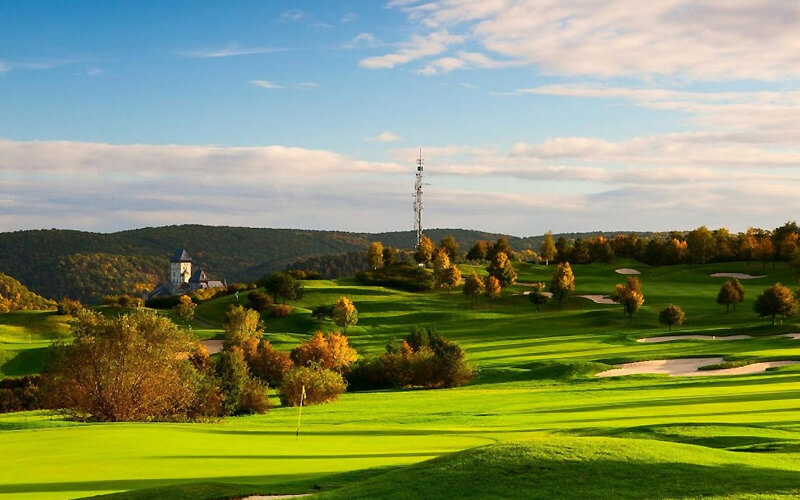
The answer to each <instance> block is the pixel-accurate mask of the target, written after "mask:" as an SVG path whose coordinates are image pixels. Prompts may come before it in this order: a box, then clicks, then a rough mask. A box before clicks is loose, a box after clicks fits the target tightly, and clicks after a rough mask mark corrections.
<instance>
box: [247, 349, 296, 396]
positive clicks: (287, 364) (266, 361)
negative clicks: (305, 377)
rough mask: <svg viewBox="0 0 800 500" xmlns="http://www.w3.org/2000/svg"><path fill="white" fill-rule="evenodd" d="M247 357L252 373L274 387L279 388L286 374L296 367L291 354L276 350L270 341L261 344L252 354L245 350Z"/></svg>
mask: <svg viewBox="0 0 800 500" xmlns="http://www.w3.org/2000/svg"><path fill="white" fill-rule="evenodd" d="M245 357H246V358H247V365H248V366H249V367H250V372H251V373H252V374H253V375H255V376H256V377H258V378H260V379H262V380H266V381H267V382H268V383H269V384H270V385H271V386H273V387H277V386H279V385H280V383H281V382H282V381H283V376H284V375H285V374H286V372H288V371H289V370H291V369H292V368H293V367H294V363H293V362H292V359H291V358H290V357H289V353H288V352H284V351H279V350H277V349H275V348H274V347H273V346H272V344H270V343H269V341H268V340H262V341H261V342H259V343H258V346H257V348H256V349H255V350H253V351H251V352H247V350H245Z"/></svg>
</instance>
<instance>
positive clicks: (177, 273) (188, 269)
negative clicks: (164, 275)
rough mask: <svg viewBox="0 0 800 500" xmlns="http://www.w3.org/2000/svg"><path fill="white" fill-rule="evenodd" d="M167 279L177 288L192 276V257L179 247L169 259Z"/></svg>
mask: <svg viewBox="0 0 800 500" xmlns="http://www.w3.org/2000/svg"><path fill="white" fill-rule="evenodd" d="M169 271H170V272H169V281H170V283H172V285H174V286H175V287H177V288H180V287H181V286H183V284H184V283H188V282H189V278H190V277H191V276H192V258H191V257H189V254H187V253H186V250H184V249H183V248H181V249H180V250H178V251H177V252H175V255H173V256H172V258H171V259H169Z"/></svg>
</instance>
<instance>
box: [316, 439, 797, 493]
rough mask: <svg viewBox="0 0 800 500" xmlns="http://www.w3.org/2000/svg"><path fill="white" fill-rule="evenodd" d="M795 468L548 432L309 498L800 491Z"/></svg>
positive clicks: (706, 451) (752, 457) (679, 447)
mask: <svg viewBox="0 0 800 500" xmlns="http://www.w3.org/2000/svg"><path fill="white" fill-rule="evenodd" d="M772 464H774V465H772ZM793 467H797V464H791V465H789V464H787V465H778V461H775V460H772V461H770V460H769V459H768V458H767V457H764V456H763V455H760V454H742V453H735V452H729V451H722V450H715V449H711V448H705V447H701V446H693V445H686V444H678V443H667V442H655V441H651V440H646V439H641V440H637V439H615V438H573V437H546V438H540V439H536V440H533V441H525V442H518V443H504V444H496V445H489V446H484V447H480V448H473V449H470V450H466V451H463V452H459V453H454V454H452V455H446V456H443V457H439V458H436V459H433V460H429V461H426V462H422V463H419V464H416V465H412V466H409V467H406V468H403V469H401V470H397V471H393V472H389V473H387V474H384V475H382V476H378V477H374V478H372V479H368V480H366V481H363V482H361V483H357V484H351V485H349V486H345V487H343V488H341V489H339V490H335V491H330V492H325V493H323V494H320V495H315V496H314V497H313V498H315V499H319V500H324V499H353V498H382V499H387V498H388V499H400V498H403V499H405V498H520V499H522V498H525V499H532V498H537V499H538V498H547V499H550V498H562V499H563V498H579V499H601V498H602V499H605V498H617V499H620V498H622V499H625V498H696V497H697V498H699V497H703V498H706V497H715V496H717V495H719V496H720V497H726V498H729V497H740V496H744V495H793V494H797V493H800V480H798V475H797V472H795V471H792V470H791V469H792V468H793Z"/></svg>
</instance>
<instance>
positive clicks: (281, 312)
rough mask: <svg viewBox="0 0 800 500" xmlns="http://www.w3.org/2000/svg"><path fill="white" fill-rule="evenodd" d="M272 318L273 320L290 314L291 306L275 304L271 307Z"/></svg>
mask: <svg viewBox="0 0 800 500" xmlns="http://www.w3.org/2000/svg"><path fill="white" fill-rule="evenodd" d="M271 312H272V316H273V317H275V318H282V317H284V316H288V315H290V314H291V313H292V306H287V305H286V304H275V305H274V306H272V311H271Z"/></svg>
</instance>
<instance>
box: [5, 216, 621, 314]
mask: <svg viewBox="0 0 800 500" xmlns="http://www.w3.org/2000/svg"><path fill="white" fill-rule="evenodd" d="M425 234H426V235H428V236H429V237H430V238H431V239H433V240H434V241H439V240H441V238H443V237H444V236H447V235H452V236H453V237H454V238H455V239H456V241H457V242H458V243H459V245H461V247H462V249H463V251H466V250H467V249H468V248H469V246H470V245H472V244H473V243H474V242H475V241H476V240H479V239H486V240H496V239H497V238H498V237H500V236H504V235H499V234H492V233H486V232H483V231H472V230H465V229H431V230H428V231H426V232H425ZM596 234H600V233H585V234H570V235H565V236H567V237H568V238H576V237H585V236H591V235H596ZM605 234H607V235H611V234H613V233H605ZM557 236H559V235H557ZM507 238H508V239H509V241H510V243H511V246H512V247H513V248H514V249H515V250H522V249H524V248H526V247H528V246H529V245H530V246H531V247H532V248H534V249H538V246H539V244H540V242H541V237H533V238H519V237H515V236H507ZM375 240H379V241H381V242H383V244H384V245H385V246H393V247H397V248H411V247H413V244H414V233H413V232H412V231H397V232H387V233H374V234H370V233H348V232H342V231H311V230H300V229H261V228H246V227H228V226H202V225H182V226H164V227H149V228H143V229H135V230H130V231H120V232H116V233H91V232H83V231H72V230H61V229H49V230H31V231H16V232H8V233H0V272H4V273H6V274H9V275H11V276H14V277H15V278H16V279H18V280H20V281H21V282H22V283H23V284H25V285H27V286H28V287H29V288H30V289H31V290H32V291H34V292H36V293H38V294H40V295H43V296H45V297H49V298H53V299H60V298H61V297H63V296H69V297H72V298H78V299H81V300H83V301H86V302H90V303H91V302H98V301H99V300H100V298H101V297H102V296H103V295H105V294H114V293H136V292H137V290H139V289H141V288H143V287H144V286H145V285H153V284H156V283H158V282H160V281H161V280H163V279H165V278H166V273H167V266H168V259H169V256H170V255H171V254H172V253H173V252H174V251H175V249H176V248H179V247H181V246H183V247H185V248H186V250H187V251H188V252H189V254H190V255H191V256H192V258H193V259H194V262H193V265H194V266H195V269H196V268H197V267H202V268H203V269H205V270H206V272H207V273H208V274H209V275H210V277H212V278H216V279H222V278H225V279H227V280H228V281H229V282H230V281H244V282H249V281H255V280H256V279H258V278H260V277H262V276H263V275H265V274H267V273H269V272H272V271H276V270H283V269H286V268H287V267H288V266H290V265H292V264H293V263H294V262H295V261H297V260H299V259H303V258H307V257H314V256H326V255H340V254H344V253H348V252H354V251H366V248H367V245H368V244H369V243H370V242H371V241H375Z"/></svg>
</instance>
